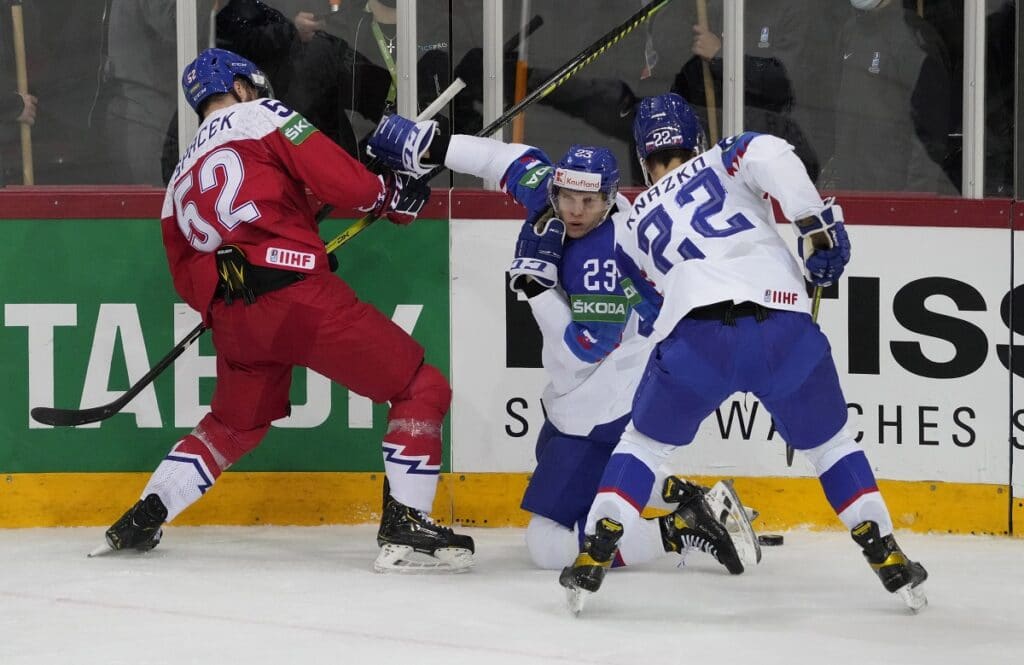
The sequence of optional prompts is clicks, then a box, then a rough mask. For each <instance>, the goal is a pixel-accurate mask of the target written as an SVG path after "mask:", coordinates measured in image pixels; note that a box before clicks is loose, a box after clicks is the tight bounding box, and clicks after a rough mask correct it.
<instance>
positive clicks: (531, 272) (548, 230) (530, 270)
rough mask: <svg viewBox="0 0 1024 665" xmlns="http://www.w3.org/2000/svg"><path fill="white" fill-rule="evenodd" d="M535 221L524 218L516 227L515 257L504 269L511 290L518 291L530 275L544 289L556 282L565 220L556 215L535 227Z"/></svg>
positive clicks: (563, 239)
mask: <svg viewBox="0 0 1024 665" xmlns="http://www.w3.org/2000/svg"><path fill="white" fill-rule="evenodd" d="M537 224H541V223H540V222H537ZM537 224H535V223H534V222H532V221H529V220H527V221H525V222H523V228H522V229H521V230H520V231H519V239H518V240H517V241H516V258H515V260H514V261H512V266H511V267H510V268H509V270H508V271H509V274H510V275H511V276H512V279H511V281H510V282H509V287H511V289H512V290H513V291H522V290H523V287H524V286H525V284H526V281H527V278H530V277H532V278H533V279H534V281H536V282H537V283H538V284H540V285H541V286H543V287H544V288H547V289H550V288H551V287H553V286H556V285H557V284H558V267H559V266H560V265H561V263H562V244H563V243H564V242H565V224H564V223H562V220H560V219H558V218H556V217H552V218H551V219H549V220H547V221H546V222H544V223H543V224H542V225H541V227H540V228H539V229H538V228H537Z"/></svg>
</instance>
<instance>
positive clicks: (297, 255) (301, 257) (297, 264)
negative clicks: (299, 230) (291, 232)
mask: <svg viewBox="0 0 1024 665" xmlns="http://www.w3.org/2000/svg"><path fill="white" fill-rule="evenodd" d="M267 263H269V264H270V265H275V266H284V267H286V268H299V269H300V270H312V269H313V266H314V265H316V257H315V256H314V255H312V254H309V253H308V252H293V251H292V250H290V249H279V248H277V247H270V248H269V249H267Z"/></svg>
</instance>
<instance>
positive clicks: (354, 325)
mask: <svg viewBox="0 0 1024 665" xmlns="http://www.w3.org/2000/svg"><path fill="white" fill-rule="evenodd" d="M182 88H183V90H184V93H185V97H186V99H187V100H188V101H189V104H191V106H192V107H193V108H194V109H195V110H196V112H197V113H198V114H199V117H200V125H199V129H198V131H197V132H196V136H195V138H194V139H193V140H192V143H191V145H190V146H189V147H188V149H187V150H186V151H185V153H184V154H183V156H182V158H181V161H180V162H179V164H178V166H177V168H176V169H175V171H174V176H173V177H172V179H171V181H170V183H169V184H168V187H167V194H166V197H165V199H164V205H163V211H162V214H161V217H162V221H161V224H162V227H163V238H164V245H165V247H166V250H167V259H168V263H169V265H170V269H171V274H172V276H173V279H174V286H175V288H176V290H177V291H178V293H179V294H180V295H181V297H182V298H183V299H184V300H185V301H186V302H187V303H188V304H189V305H190V306H191V307H192V308H193V309H195V310H196V311H198V312H199V313H200V314H201V315H202V317H203V321H204V322H205V323H206V324H207V325H208V326H209V327H210V328H211V329H212V331H213V343H214V347H215V348H216V350H217V384H216V388H215V390H214V394H213V400H212V403H211V409H210V413H209V414H207V415H206V416H205V417H204V418H203V419H202V420H201V421H200V422H199V424H198V425H197V426H196V428H195V429H194V430H193V431H192V432H191V433H190V434H188V435H186V436H185V437H184V438H182V439H181V440H180V441H178V442H177V443H176V444H175V445H174V446H173V447H172V448H171V451H170V452H169V453H168V455H167V456H166V457H165V458H164V460H163V461H162V462H161V463H160V465H159V466H158V467H157V469H156V471H155V472H154V473H153V475H152V477H151V478H150V480H149V483H148V484H147V485H146V487H145V489H144V490H143V492H142V499H141V500H140V501H139V502H138V503H137V504H136V505H135V506H133V507H132V508H131V509H129V510H128V512H126V513H125V514H124V516H123V517H122V518H121V519H120V520H118V521H117V522H116V523H115V524H114V525H113V526H112V527H111V528H110V529H108V530H107V532H106V538H107V544H108V545H109V546H110V548H111V549H113V550H124V549H135V550H142V551H145V550H149V549H152V548H153V547H155V546H156V545H157V543H159V541H160V537H161V534H162V525H163V524H164V523H165V522H169V521H171V520H172V519H174V517H175V516H177V515H178V514H179V513H181V511H183V510H184V509H185V508H187V507H188V506H189V505H191V504H192V503H193V502H195V501H196V500H197V499H199V498H200V497H201V496H202V495H203V494H204V493H205V492H206V490H208V489H209V488H210V486H211V485H212V484H213V483H214V482H215V481H216V480H217V478H218V476H220V474H221V472H223V471H224V470H225V469H227V468H228V467H230V466H231V465H232V464H233V463H235V462H236V461H237V460H238V459H239V458H241V457H242V456H243V455H245V454H246V453H247V452H249V451H250V450H252V449H253V448H255V447H256V446H257V445H258V444H259V442H260V441H261V440H262V439H263V437H264V435H266V433H267V430H268V429H269V428H270V423H271V421H273V420H276V419H278V418H282V417H284V416H286V415H288V413H289V402H288V392H289V386H290V383H291V376H292V368H293V366H296V365H300V366H304V367H308V368H310V369H313V370H315V371H316V372H319V373H320V374H323V375H324V376H327V377H328V378H330V379H331V380H333V381H336V382H337V383H340V384H342V385H345V386H346V387H348V388H349V389H350V390H352V391H354V392H356V393H358V394H360V395H364V396H367V397H369V398H371V399H372V400H373V401H374V402H378V403H381V402H390V405H391V407H390V410H389V412H388V426H387V432H386V434H385V436H384V441H383V444H382V447H383V454H384V467H385V472H386V477H387V480H386V481H385V488H384V507H383V515H382V518H381V526H380V530H379V532H378V535H377V541H378V544H379V545H380V546H381V552H380V554H379V556H378V557H377V560H376V562H375V564H374V566H375V568H376V569H377V570H378V571H385V570H389V569H403V570H407V569H416V568H436V569H449V570H455V571H458V570H465V569H467V568H469V567H470V566H471V565H472V563H473V540H472V539H471V538H469V537H468V536H462V535H458V534H455V533H453V532H452V530H451V529H447V528H444V527H441V526H439V525H436V524H434V523H433V522H432V521H431V520H430V518H429V516H428V515H429V512H430V509H431V506H432V504H433V499H434V493H435V490H436V487H437V479H438V471H439V470H440V465H441V423H442V420H443V419H444V416H445V414H446V413H447V412H448V407H449V404H450V401H451V389H450V387H449V385H448V382H447V380H446V379H445V377H444V376H443V375H442V374H441V373H440V372H439V371H438V370H437V369H436V368H435V367H432V366H431V365H428V364H425V363H424V362H423V348H422V347H421V346H420V345H419V344H418V343H417V342H416V341H415V340H414V339H413V338H412V337H410V336H409V335H408V334H407V333H406V332H405V331H403V330H402V329H401V328H400V327H399V326H398V325H396V324H395V323H393V322H392V321H391V320H390V319H388V318H387V317H386V316H384V315H383V314H382V313H381V312H379V311H378V310H377V309H375V308H374V307H373V306H371V305H370V304H368V303H365V302H362V301H360V300H359V299H358V298H357V297H356V294H355V293H354V292H353V290H352V289H351V288H350V287H349V286H348V284H346V283H345V282H344V281H343V280H341V279H339V278H338V277H337V276H335V275H332V274H331V271H330V267H329V264H328V258H327V254H326V252H325V250H324V243H323V241H322V240H321V238H320V236H319V234H318V232H317V224H316V221H315V217H314V211H313V209H312V208H311V207H310V205H309V203H308V201H307V198H306V188H307V187H308V188H309V189H310V190H312V192H313V193H314V194H315V195H316V196H317V197H318V198H319V199H321V200H322V201H325V202H327V203H329V204H331V205H333V206H334V207H335V208H337V209H339V210H352V211H362V212H373V213H374V214H376V215H379V216H386V217H387V218H388V219H389V220H391V221H392V222H395V223H397V224H408V223H410V222H412V221H413V220H414V219H415V217H416V215H417V214H418V212H419V211H420V209H422V207H423V205H424V203H425V202H426V200H427V197H428V196H429V189H427V188H426V186H425V185H422V184H419V183H416V182H415V181H413V180H411V179H409V178H408V177H407V176H402V175H398V174H394V173H386V174H385V175H384V176H382V177H381V176H376V175H374V174H373V173H371V172H369V171H368V170H366V169H365V168H364V167H363V166H362V165H361V164H360V163H359V162H357V161H355V160H354V159H352V158H351V157H350V156H349V155H348V154H347V153H345V152H344V151H343V150H341V148H339V147H338V146H337V145H335V144H334V143H332V142H331V141H330V140H329V139H328V138H326V137H325V136H324V135H323V134H321V133H320V132H319V131H317V129H316V127H314V126H313V125H311V124H310V123H309V122H308V121H307V120H306V119H305V118H303V117H302V116H301V115H299V114H297V113H295V112H294V111H292V110H291V109H289V108H288V107H286V106H285V105H283V104H282V103H281V102H279V101H277V100H275V99H273V98H271V97H270V95H269V86H268V84H267V81H266V77H265V76H264V75H263V73H262V72H260V71H259V69H258V68H256V66H255V65H253V64H252V63H251V62H249V61H248V60H246V59H245V58H242V57H241V56H238V55H236V54H234V53H231V52H230V51H225V50H222V49H207V50H206V51H203V52H202V53H200V54H199V57H197V58H196V60H195V61H194V62H192V63H191V64H190V65H188V66H187V67H186V68H185V71H184V73H183V75H182ZM417 553H418V554H417Z"/></svg>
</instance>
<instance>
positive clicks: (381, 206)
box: [359, 171, 430, 226]
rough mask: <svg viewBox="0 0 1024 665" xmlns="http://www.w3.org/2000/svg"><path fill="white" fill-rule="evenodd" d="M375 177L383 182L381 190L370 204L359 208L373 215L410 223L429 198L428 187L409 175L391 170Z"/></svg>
mask: <svg viewBox="0 0 1024 665" xmlns="http://www.w3.org/2000/svg"><path fill="white" fill-rule="evenodd" d="M377 177H379V178H380V180H381V183H382V184H383V190H382V191H381V193H380V194H378V195H377V200H376V201H375V202H374V203H373V204H372V205H369V206H366V207H363V208H359V210H361V211H363V212H369V213H372V214H373V215H374V217H387V218H388V220H389V221H391V222H393V223H395V224H400V225H402V226H405V225H407V224H412V223H413V221H414V220H415V219H416V215H418V214H420V210H422V209H423V206H424V205H426V203H427V201H428V200H429V199H430V187H429V186H428V185H427V183H425V182H422V181H420V180H417V179H415V178H413V177H411V176H407V175H402V174H400V173H394V172H391V171H388V172H386V173H385V174H384V175H382V176H377Z"/></svg>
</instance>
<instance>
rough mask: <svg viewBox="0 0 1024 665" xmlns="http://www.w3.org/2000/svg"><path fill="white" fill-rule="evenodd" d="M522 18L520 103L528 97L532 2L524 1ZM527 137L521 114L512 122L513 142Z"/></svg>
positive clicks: (518, 63) (517, 89) (518, 65)
mask: <svg viewBox="0 0 1024 665" xmlns="http://www.w3.org/2000/svg"><path fill="white" fill-rule="evenodd" d="M519 11H520V17H519V22H520V23H521V24H522V28H520V30H519V32H520V33H521V34H522V35H523V38H522V40H521V41H520V44H519V57H518V58H516V83H515V92H514V95H515V96H514V97H513V101H515V102H518V101H519V100H521V99H522V98H523V97H525V96H526V77H527V74H528V73H529V64H528V63H527V57H529V56H528V51H529V44H530V40H529V39H528V38H527V37H526V29H527V27H528V21H527V18H526V17H527V16H529V15H530V0H523V4H522V6H521V7H520V8H519ZM525 136H526V114H525V113H520V114H519V115H517V116H516V117H515V119H514V120H513V121H512V142H513V143H522V142H523V137H525Z"/></svg>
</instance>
